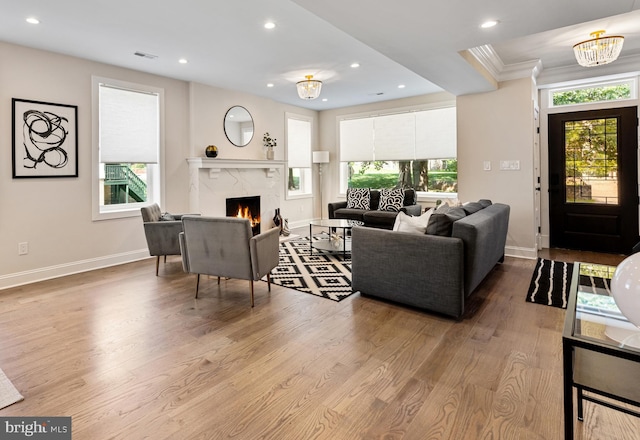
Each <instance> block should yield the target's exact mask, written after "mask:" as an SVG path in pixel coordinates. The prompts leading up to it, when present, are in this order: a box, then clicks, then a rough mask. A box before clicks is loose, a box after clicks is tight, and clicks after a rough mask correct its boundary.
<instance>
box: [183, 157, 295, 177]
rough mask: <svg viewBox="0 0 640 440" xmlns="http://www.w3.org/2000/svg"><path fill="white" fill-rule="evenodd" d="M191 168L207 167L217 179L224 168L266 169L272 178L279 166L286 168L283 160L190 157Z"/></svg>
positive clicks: (210, 175)
mask: <svg viewBox="0 0 640 440" xmlns="http://www.w3.org/2000/svg"><path fill="white" fill-rule="evenodd" d="M187 163H188V164H189V169H190V170H194V169H201V168H205V169H208V170H209V178H210V179H217V178H218V177H219V176H220V171H221V170H223V169H237V170H241V169H247V168H260V169H264V170H265V172H266V173H267V177H269V178H271V177H273V175H274V174H275V172H276V170H277V169H278V168H284V163H285V162H284V161H282V160H248V159H214V158H208V157H189V158H187Z"/></svg>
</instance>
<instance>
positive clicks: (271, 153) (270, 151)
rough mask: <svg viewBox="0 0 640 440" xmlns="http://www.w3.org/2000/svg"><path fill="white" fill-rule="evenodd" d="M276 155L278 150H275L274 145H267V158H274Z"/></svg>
mask: <svg viewBox="0 0 640 440" xmlns="http://www.w3.org/2000/svg"><path fill="white" fill-rule="evenodd" d="M275 155H276V152H275V151H274V149H273V147H267V160H273V158H274V157H275Z"/></svg>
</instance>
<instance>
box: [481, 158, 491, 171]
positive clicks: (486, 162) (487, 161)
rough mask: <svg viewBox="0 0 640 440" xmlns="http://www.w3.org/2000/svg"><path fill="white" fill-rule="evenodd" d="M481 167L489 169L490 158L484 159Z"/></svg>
mask: <svg viewBox="0 0 640 440" xmlns="http://www.w3.org/2000/svg"><path fill="white" fill-rule="evenodd" d="M482 167H483V168H482V169H483V170H485V171H491V161H490V160H485V161H484V163H483V164H482Z"/></svg>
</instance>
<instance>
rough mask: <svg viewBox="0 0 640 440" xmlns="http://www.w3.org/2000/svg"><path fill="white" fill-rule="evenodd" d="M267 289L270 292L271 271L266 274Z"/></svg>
mask: <svg viewBox="0 0 640 440" xmlns="http://www.w3.org/2000/svg"><path fill="white" fill-rule="evenodd" d="M267 289H268V290H269V292H271V272H269V273H268V274H267Z"/></svg>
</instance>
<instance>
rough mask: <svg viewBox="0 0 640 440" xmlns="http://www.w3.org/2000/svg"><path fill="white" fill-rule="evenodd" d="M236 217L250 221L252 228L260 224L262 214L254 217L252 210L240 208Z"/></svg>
mask: <svg viewBox="0 0 640 440" xmlns="http://www.w3.org/2000/svg"><path fill="white" fill-rule="evenodd" d="M236 217H238V218H246V219H249V221H250V222H251V227H252V228H254V227H256V226H257V225H259V224H260V214H258V215H257V216H254V215H252V214H251V209H250V208H249V207H248V206H238V213H237V214H236Z"/></svg>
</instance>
